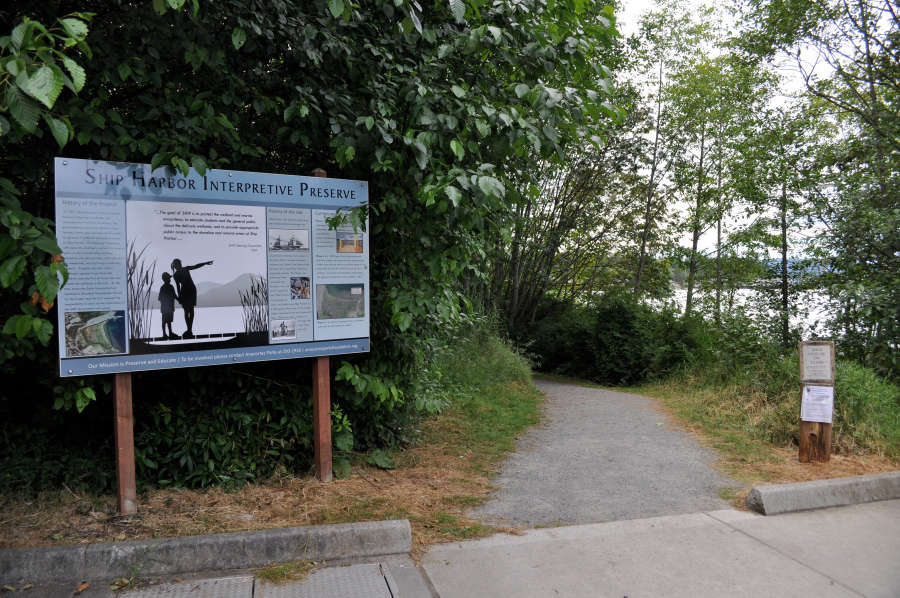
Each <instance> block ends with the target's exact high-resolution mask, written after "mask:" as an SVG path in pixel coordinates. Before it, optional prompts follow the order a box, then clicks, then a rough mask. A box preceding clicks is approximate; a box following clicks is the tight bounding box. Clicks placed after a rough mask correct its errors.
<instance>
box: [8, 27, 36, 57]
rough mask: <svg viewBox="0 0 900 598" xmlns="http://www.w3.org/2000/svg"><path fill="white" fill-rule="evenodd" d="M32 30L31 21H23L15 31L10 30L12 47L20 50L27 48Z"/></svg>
mask: <svg viewBox="0 0 900 598" xmlns="http://www.w3.org/2000/svg"><path fill="white" fill-rule="evenodd" d="M33 30H34V22H33V21H27V20H26V21H25V22H23V23H20V24H19V25H18V26H16V28H15V29H13V30H12V35H11V36H10V40H11V41H12V44H13V46H14V47H15V48H16V49H18V50H21V49H22V48H23V46H28V45H30V44H31V32H32V31H33Z"/></svg>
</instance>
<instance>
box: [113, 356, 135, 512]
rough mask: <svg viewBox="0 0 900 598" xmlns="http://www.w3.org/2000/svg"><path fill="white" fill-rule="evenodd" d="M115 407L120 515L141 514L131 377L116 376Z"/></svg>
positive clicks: (128, 375) (127, 375) (125, 375)
mask: <svg viewBox="0 0 900 598" xmlns="http://www.w3.org/2000/svg"><path fill="white" fill-rule="evenodd" d="M115 376H116V380H115V388H114V390H113V405H114V415H115V434H116V480H117V483H118V486H119V513H121V514H122V515H134V514H135V513H137V481H136V480H137V476H136V475H135V468H134V414H133V412H132V409H131V374H130V373H125V374H116V375H115Z"/></svg>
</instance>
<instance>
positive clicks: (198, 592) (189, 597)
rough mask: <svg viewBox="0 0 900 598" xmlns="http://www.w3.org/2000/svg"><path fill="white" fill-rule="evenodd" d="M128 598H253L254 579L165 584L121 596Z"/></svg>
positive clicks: (228, 578) (220, 579)
mask: <svg viewBox="0 0 900 598" xmlns="http://www.w3.org/2000/svg"><path fill="white" fill-rule="evenodd" d="M121 596H123V598H124V597H126V596H127V598H253V578H252V577H224V578H219V579H204V580H200V581H185V582H182V583H165V584H162V585H158V586H153V587H149V588H142V589H138V590H133V591H129V592H125V593H123V594H121Z"/></svg>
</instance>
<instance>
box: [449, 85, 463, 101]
mask: <svg viewBox="0 0 900 598" xmlns="http://www.w3.org/2000/svg"><path fill="white" fill-rule="evenodd" d="M450 91H452V92H453V95H455V96H456V97H458V98H464V97H466V90H465V89H463V88H462V87H460V86H459V85H454V86H453V87H451V88H450Z"/></svg>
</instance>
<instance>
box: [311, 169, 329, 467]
mask: <svg viewBox="0 0 900 598" xmlns="http://www.w3.org/2000/svg"><path fill="white" fill-rule="evenodd" d="M313 175H314V176H317V177H327V176H328V173H326V172H325V171H324V170H322V169H321V168H316V169H315V170H313ZM330 370H331V361H330V358H329V357H327V356H325V357H316V358H315V361H314V362H313V450H314V453H315V462H316V477H317V478H319V480H321V481H323V482H330V481H331V372H330Z"/></svg>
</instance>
